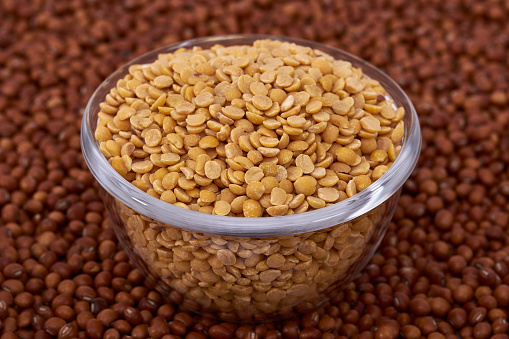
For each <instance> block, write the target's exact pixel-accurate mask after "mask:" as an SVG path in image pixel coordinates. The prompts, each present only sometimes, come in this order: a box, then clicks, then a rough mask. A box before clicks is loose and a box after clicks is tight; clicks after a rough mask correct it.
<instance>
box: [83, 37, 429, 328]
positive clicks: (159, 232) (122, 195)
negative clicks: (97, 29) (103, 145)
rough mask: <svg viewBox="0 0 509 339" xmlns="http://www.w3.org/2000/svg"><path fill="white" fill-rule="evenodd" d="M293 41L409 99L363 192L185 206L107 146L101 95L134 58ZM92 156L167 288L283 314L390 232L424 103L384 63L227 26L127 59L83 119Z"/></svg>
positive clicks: (325, 293) (208, 302)
mask: <svg viewBox="0 0 509 339" xmlns="http://www.w3.org/2000/svg"><path fill="white" fill-rule="evenodd" d="M259 39H275V40H281V41H289V42H294V43H296V44H298V45H303V46H308V47H311V48H313V49H317V50H321V51H323V52H325V53H327V54H329V55H331V56H333V57H334V58H335V59H341V60H345V61H349V62H351V63H352V65H353V66H354V67H358V68H361V69H362V71H363V73H364V75H365V76H366V77H368V78H372V79H376V80H378V81H379V82H380V84H381V85H382V87H384V88H385V89H386V91H387V94H388V97H390V99H392V100H393V101H394V103H395V105H396V106H398V107H404V109H405V117H404V124H405V136H404V140H403V145H402V148H401V151H400V153H399V155H398V157H397V158H396V160H395V162H394V163H393V165H392V166H391V167H390V168H389V170H388V171H387V172H386V173H385V174H384V175H383V176H382V177H381V178H380V179H378V180H377V181H375V182H374V183H372V184H371V185H370V186H369V187H367V188H366V189H364V190H363V191H361V192H359V193H357V194H356V195H354V196H352V197H350V198H348V199H346V200H344V201H341V202H339V203H336V204H333V205H331V206H328V207H324V208H321V209H318V210H314V211H308V212H305V213H301V214H294V215H286V216H279V217H263V218H240V217H226V216H217V215H211V214H206V213H200V212H195V211H192V210H186V209H183V208H180V207H177V206H173V205H171V204H169V203H166V202H164V201H161V200H159V199H156V198H154V197H152V196H150V195H149V194H147V193H145V192H143V191H141V190H139V189H137V188H136V187H135V186H134V185H132V184H131V183H129V182H128V181H127V180H125V179H124V178H122V176H121V175H119V174H118V173H117V172H116V171H115V170H114V169H113V167H112V166H111V165H110V164H109V163H108V161H107V160H106V158H105V157H104V156H103V154H102V153H101V151H100V149H99V145H98V142H97V141H96V139H95V137H94V132H95V129H96V127H97V122H98V112H99V111H100V107H99V104H100V103H101V102H103V101H104V100H105V97H106V95H107V94H108V93H109V91H110V89H111V88H113V87H114V86H115V84H116V82H117V81H118V80H119V79H121V78H122V77H123V76H124V75H125V74H127V73H128V69H129V66H130V65H132V64H143V63H148V62H152V61H154V60H156V59H157V56H158V54H160V53H169V52H172V51H175V50H177V49H179V48H192V47H194V46H200V47H202V48H210V47H212V46H213V45H216V44H221V45H224V46H231V45H247V44H252V43H253V42H254V41H255V40H259ZM81 143H82V150H83V155H84V158H85V160H86V162H87V165H88V167H89V169H90V171H91V172H92V174H93V175H94V177H95V178H96V180H97V181H98V182H99V184H100V189H101V194H102V198H103V200H104V203H105V206H106V209H107V213H108V215H109V217H110V219H111V220H112V222H113V225H114V229H115V232H116V234H117V236H118V239H119V241H120V243H121V244H122V246H123V247H124V249H125V250H126V251H127V253H128V255H129V257H130V259H131V260H132V262H133V263H134V264H135V265H136V266H137V268H138V269H140V270H141V271H142V272H143V273H144V274H145V275H146V277H147V279H149V280H150V281H151V282H152V283H153V284H155V288H156V289H157V290H158V291H159V292H161V293H162V294H164V295H166V296H168V297H169V298H170V299H171V300H172V301H174V302H176V303H179V304H181V305H182V306H184V307H186V308H187V309H190V310H192V311H195V312H197V313H200V314H211V315H212V316H214V317H219V318H221V319H224V320H228V321H264V320H273V319H281V318H287V317H291V316H294V315H296V314H299V313H302V312H306V311H309V310H311V309H314V308H317V307H319V306H320V305H321V304H323V303H324V302H325V301H326V300H328V298H330V297H331V295H333V294H334V293H337V292H338V291H339V290H340V289H341V286H343V285H344V284H346V283H348V282H350V281H351V280H352V279H353V277H354V276H355V275H356V274H357V273H358V272H359V271H360V270H361V269H362V268H363V267H364V266H365V265H366V263H367V262H368V260H369V259H370V257H371V256H372V255H373V253H374V252H375V250H376V248H377V246H378V245H379V243H380V241H381V239H382V238H383V236H384V234H385V232H386V230H387V226H388V224H389V221H390V220H391V218H392V215H393V213H394V210H395V207H396V205H397V202H398V200H399V196H400V193H401V187H402V185H403V184H404V182H405V181H406V180H407V178H408V177H409V176H410V174H411V172H412V171H413V169H414V167H415V165H416V162H417V159H418V156H419V152H420V148H421V134H420V127H419V122H418V118H417V114H416V111H415V109H414V107H413V106H412V103H411V102H410V100H409V98H408V97H407V96H406V95H405V93H404V92H403V91H402V89H401V88H400V87H399V86H398V85H397V84H396V83H395V82H394V81H393V80H391V79H390V78H389V77H388V76H387V75H386V74H385V73H383V72H382V71H380V70H379V69H377V68H376V67H374V66H372V65H370V64H369V63H367V62H366V61H364V60H361V59H359V58H357V57H355V56H353V55H350V54H348V53H346V52H344V51H341V50H339V49H336V48H332V47H329V46H326V45H323V44H319V43H315V42H310V41H306V40H300V39H294V38H287V37H276V36H266V35H227V36H214V37H206V38H200V39H194V40H189V41H185V42H180V43H176V44H173V45H170V46H165V47H162V48H160V49H157V50H154V51H152V52H149V53H147V54H145V55H142V56H140V57H138V58H136V59H134V60H132V61H131V62H130V63H128V64H126V65H124V66H122V67H120V68H119V69H118V70H117V71H115V72H114V73H113V74H112V75H111V76H110V77H108V78H107V79H106V80H105V81H104V82H103V83H102V84H101V85H100V86H99V88H98V89H97V90H96V91H95V93H94V94H93V96H92V97H91V99H90V101H89V103H88V105H87V107H86V110H85V113H84V116H83V121H82V129H81Z"/></svg>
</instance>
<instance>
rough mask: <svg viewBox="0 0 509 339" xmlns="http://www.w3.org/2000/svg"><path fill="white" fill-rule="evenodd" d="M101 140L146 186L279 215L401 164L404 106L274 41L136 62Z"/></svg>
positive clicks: (222, 210) (237, 210) (339, 196)
mask: <svg viewBox="0 0 509 339" xmlns="http://www.w3.org/2000/svg"><path fill="white" fill-rule="evenodd" d="M100 108H101V111H100V112H99V123H98V126H97V129H96V132H95V137H96V139H97V140H98V141H99V144H100V150H101V152H102V153H103V154H104V156H105V157H106V158H107V159H108V161H109V163H110V164H111V166H112V167H113V168H114V169H115V170H116V171H117V172H118V173H119V174H120V175H122V176H123V177H124V178H125V179H126V180H128V181H129V182H131V183H132V184H133V185H134V186H136V187H137V188H139V189H140V190H142V191H144V192H146V193H148V194H150V195H152V196H154V197H156V198H159V199H161V200H163V201H166V202H168V203H171V204H174V205H175V206H180V207H183V208H187V209H192V210H195V211H200V212H204V213H209V214H216V215H223V216H237V217H242V216H243V217H262V216H281V215H288V214H295V213H302V212H306V211H310V210H314V209H318V208H322V207H325V206H328V205H331V204H334V203H337V202H339V201H342V200H344V199H347V198H349V197H351V196H353V195H354V194H356V193H357V192H359V191H362V190H364V189H365V188H366V187H368V186H369V185H370V184H371V183H372V182H374V181H375V180H377V179H379V178H380V177H381V176H382V175H383V174H384V173H385V172H386V171H387V170H388V168H389V167H390V166H391V164H392V163H393V162H394V160H395V158H396V156H397V155H398V153H399V151H400V149H401V144H402V140H403V136H404V124H403V120H402V119H403V117H404V115H405V111H404V109H403V108H402V107H399V108H397V107H395V106H394V102H393V101H392V100H390V98H388V97H387V93H386V91H385V89H384V88H383V87H382V86H381V85H380V83H379V82H378V81H376V80H374V79H369V78H367V77H365V76H364V75H363V74H362V70H361V69H359V68H355V67H352V64H351V63H350V62H347V61H342V60H335V59H334V58H333V57H331V56H330V55H328V54H325V53H324V52H321V51H319V50H315V49H312V48H310V47H305V46H300V45H297V44H295V43H289V42H281V41H277V40H258V41H255V42H254V43H253V44H252V45H243V46H228V47H224V46H221V45H215V46H213V47H211V48H210V49H202V48H200V47H193V48H192V49H184V48H181V49H178V50H176V51H175V52H173V53H167V54H159V55H158V58H157V60H155V61H154V62H152V63H150V64H139V65H132V66H130V67H129V74H127V75H125V76H124V78H123V79H121V80H119V81H118V82H117V84H116V87H115V88H113V89H111V91H110V93H109V94H108V95H107V96H106V100H105V101H104V102H103V103H101V105H100Z"/></svg>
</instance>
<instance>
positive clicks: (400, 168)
mask: <svg viewBox="0 0 509 339" xmlns="http://www.w3.org/2000/svg"><path fill="white" fill-rule="evenodd" d="M260 39H272V40H279V41H288V42H291V43H296V44H298V45H303V46H308V47H311V48H313V49H316V50H320V51H323V52H325V53H327V54H330V55H333V57H334V58H335V59H341V60H345V61H349V62H351V63H352V66H353V67H358V68H361V69H362V72H363V75H365V76H367V77H369V78H374V79H375V80H378V81H379V82H380V84H381V85H382V87H384V88H385V90H386V91H387V93H388V96H389V97H390V98H391V99H393V100H394V101H395V103H396V102H397V105H398V106H403V107H404V108H405V117H404V119H405V120H408V121H407V122H406V123H405V136H404V142H403V145H402V148H401V151H400V153H399V155H398V157H397V158H396V160H395V161H394V163H393V164H392V166H391V167H390V168H389V169H388V170H387V172H386V173H385V174H384V175H383V176H382V177H380V178H379V179H378V180H377V181H375V182H374V183H372V184H371V185H369V186H368V187H367V188H366V189H364V190H363V191H361V192H359V193H357V194H355V195H354V196H352V197H350V198H348V199H346V200H343V201H341V202H338V203H335V204H333V205H331V206H327V207H324V208H321V209H317V210H313V211H307V212H304V213H300V214H294V215H285V216H278V217H259V218H245V217H229V216H218V215H212V214H207V213H202V212H196V211H192V210H187V209H184V208H181V207H178V206H174V205H172V204H169V203H167V202H164V201H162V200H159V199H157V198H155V197H152V196H151V195H149V194H147V193H145V192H143V191H141V190H139V189H138V188H136V187H135V186H134V185H132V184H131V183H129V182H128V181H127V180H125V179H124V178H123V177H122V176H121V175H120V174H118V173H117V172H116V171H115V170H114V169H113V167H112V166H111V165H110V164H109V163H108V161H107V160H106V158H105V157H104V156H103V154H102V153H101V151H100V150H99V144H98V142H97V141H96V139H95V137H94V133H93V131H95V128H96V127H97V120H98V118H96V119H95V120H94V119H93V116H94V115H96V114H97V113H98V111H99V103H101V102H103V101H104V99H105V96H106V94H108V93H109V90H110V89H111V88H113V86H115V84H116V82H117V80H118V79H120V78H122V77H123V76H124V75H125V74H127V72H128V68H129V66H131V65H133V64H141V63H147V62H152V61H154V60H156V58H157V55H158V54H160V53H171V52H173V51H175V50H177V49H179V48H192V47H194V46H197V45H198V46H201V47H204V48H209V47H212V46H213V45H216V44H227V45H237V44H239V45H246V44H250V43H252V42H253V41H256V40H260ZM81 146H82V152H83V157H84V159H85V162H86V164H87V166H88V168H89V170H90V171H91V172H92V175H93V176H94V177H95V179H96V180H97V181H98V183H99V184H100V186H101V187H102V188H103V189H104V190H105V191H106V192H108V193H109V194H110V195H112V196H113V197H114V198H115V199H118V200H119V201H120V202H122V203H123V204H125V205H127V206H128V207H130V208H132V209H134V210H135V211H137V212H138V213H140V214H143V215H145V216H148V217H150V218H152V219H155V220H157V221H159V222H161V223H164V224H168V225H171V226H174V227H179V228H182V229H185V230H188V231H194V232H201V233H206V234H213V235H221V236H234V237H273V236H284V235H293V234H301V233H307V232H313V231H317V230H320V229H324V228H327V227H331V226H334V225H337V224H340V223H343V222H347V221H350V220H352V219H355V218H357V217H359V216H361V215H363V214H365V213H367V212H369V211H370V210H372V209H374V208H375V207H377V206H379V205H380V204H382V203H383V202H385V201H386V200H387V199H388V198H390V197H391V196H392V195H393V194H395V193H396V192H398V191H399V189H400V188H401V187H402V185H403V184H404V182H405V181H406V180H407V179H408V177H409V176H410V174H411V173H412V171H413V169H414V167H415V165H416V164H417V160H418V158H419V153H420V149H421V133H420V126H419V120H418V116H417V112H416V110H415V108H414V106H413V105H412V102H411V101H410V99H409V98H408V96H407V95H406V94H405V92H404V91H403V90H402V89H401V88H400V86H399V85H398V84H397V83H396V82H395V81H394V80H392V79H391V78H390V77H389V76H388V75H386V74H385V73H384V72H383V71H382V70H380V69H378V68H377V67H375V66H373V65H372V64H370V63H369V62H367V61H365V60H363V59H361V58H359V57H357V56H354V55H352V54H350V53H348V52H345V51H343V50H341V49H339V48H336V47H332V46H328V45H325V44H322V43H318V42H313V41H308V40H304V39H299V38H292V37H284V36H275V35H261V34H233V35H215V36H208V37H202V38H196V39H192V40H186V41H181V42H177V43H174V44H170V45H166V46H163V47H160V48H157V49H155V50H152V51H150V52H148V53H145V54H143V55H140V56H138V57H136V58H134V59H132V60H131V61H129V62H128V63H126V64H124V65H123V66H121V67H119V68H118V69H117V70H116V71H115V72H113V73H112V74H111V75H110V76H109V77H108V78H107V79H105V80H104V81H103V82H102V83H101V85H100V86H99V87H98V88H97V89H96V90H95V92H94V93H93V94H92V96H91V97H90V99H89V101H88V103H87V106H86V108H85V111H84V114H83V119H82V124H81Z"/></svg>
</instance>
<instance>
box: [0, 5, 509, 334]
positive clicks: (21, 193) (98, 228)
mask: <svg viewBox="0 0 509 339" xmlns="http://www.w3.org/2000/svg"><path fill="white" fill-rule="evenodd" d="M508 20H509V3H508V2H507V1H502V0H487V1H475V0H451V1H435V0H433V1H430V0H416V1H404V0H357V1H347V0H342V1H340V0H334V1H332V0H310V1H295V0H286V1H271V0H240V1H228V0H223V1H219V0H217V1H216V0H208V1H205V0H196V1H182V0H161V1H159V0H152V1H145V0H126V1H94V0H92V1H90V0H87V1H85V0H70V1H63V0H54V1H49V0H45V1H44V0H2V1H1V2H0V207H1V211H0V212H1V213H0V286H1V288H0V333H1V337H0V338H1V339H4V338H17V337H20V338H50V337H51V336H58V337H60V338H76V337H78V338H101V337H105V338H122V337H125V338H145V337H151V338H165V339H170V338H178V337H183V338H188V339H192V338H193V339H197V338H205V337H211V338H232V337H236V338H327V339H328V338H335V337H345V338H346V337H357V338H395V337H397V336H401V337H405V338H421V337H427V338H457V336H458V335H459V336H460V338H476V339H477V338H490V337H491V338H498V339H501V338H508V335H507V332H508V331H509V324H508V321H507V318H508V311H507V308H508V306H509V227H508V224H509V208H508V199H509V152H508V151H507V150H508V149H509V133H508V132H507V131H508V128H509V104H508V103H509V98H508V96H509V64H508V61H507V60H509V55H508V54H509V53H508V50H509V26H508V25H507V21H508ZM227 33H269V34H275V35H289V36H297V37H302V38H306V39H310V40H316V41H321V42H325V43H327V44H330V45H333V46H337V47H340V48H342V49H344V50H347V51H349V52H352V53H354V54H356V55H358V56H360V57H362V58H365V59H366V60H368V61H370V62H372V63H373V64H375V65H376V66H378V67H380V68H382V69H383V70H385V71H386V72H387V73H388V74H389V75H390V76H392V77H393V78H394V79H395V80H396V81H397V82H398V83H399V84H400V85H401V86H402V87H403V89H404V90H405V91H406V92H407V93H408V95H409V96H410V97H411V99H412V101H413V103H414V105H415V106H416V109H417V111H418V113H419V116H420V121H421V126H422V128H423V130H422V132H423V141H424V149H423V152H422V155H421V159H420V162H419V164H418V166H417V168H416V170H415V172H414V174H413V175H412V177H411V178H410V180H409V181H408V182H407V183H406V184H405V186H404V191H403V195H402V197H401V200H400V203H399V206H398V207H397V210H396V213H395V216H394V219H393V222H392V223H391V226H390V229H389V231H388V233H387V235H386V236H385V239H384V241H383V243H382V245H381V246H380V248H379V252H378V253H377V254H376V255H375V256H374V257H373V258H372V260H371V261H370V263H369V264H368V266H367V267H366V268H365V269H364V270H363V272H362V274H361V275H360V276H359V277H358V278H357V279H356V280H355V281H354V283H352V284H351V285H350V286H348V287H347V288H346V289H345V290H344V291H343V292H342V293H340V294H339V295H338V296H337V297H335V298H334V299H333V300H331V301H330V303H328V304H327V305H325V306H324V307H323V308H322V309H320V310H317V311H316V312H312V313H308V314H305V315H302V316H301V317H300V318H298V319H293V320H288V321H285V322H281V323H276V324H265V325H232V324H227V323H220V322H217V321H215V320H212V319H207V318H202V317H200V316H196V315H193V314H189V313H187V312H186V311H185V310H182V309H180V308H179V307H178V306H177V305H170V304H166V303H165V302H164V298H163V297H162V296H161V295H160V294H159V293H157V292H155V291H154V290H152V289H151V288H150V286H145V285H144V284H143V280H144V277H143V275H141V273H140V272H138V271H137V270H136V269H134V268H133V267H132V265H131V264H129V263H128V260H127V256H126V254H125V253H124V252H123V251H122V250H121V249H120V248H118V246H117V241H116V238H115V235H114V233H113V231H112V229H111V224H110V222H109V221H108V219H107V218H105V214H104V207H103V204H102V202H101V200H100V198H99V196H98V190H97V185H96V184H95V183H94V180H93V178H92V176H91V174H90V173H89V172H88V170H87V169H86V167H85V164H84V161H83V158H82V156H81V153H80V142H79V127H80V122H81V115H82V113H83V110H84V107H85V105H86V103H87V100H88V98H89V97H90V95H91V94H92V92H93V91H94V89H95V88H96V87H97V86H98V85H99V84H100V83H101V81H102V80H103V79H104V78H105V77H106V76H107V75H108V74H110V73H111V72H112V71H113V70H115V69H116V68H117V67H118V66H120V65H121V64H122V63H124V62H126V61H128V60H129V59H131V58H133V57H134V56H137V55H140V54H141V53H144V52H147V51H149V50H151V49H154V48H156V47H159V46H162V45H165V44H169V43H172V42H176V41H178V40H184V39H189V38H193V37H197V36H205V35H212V34H227Z"/></svg>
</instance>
